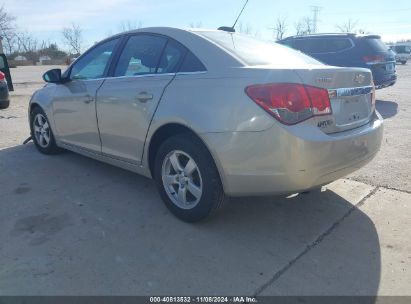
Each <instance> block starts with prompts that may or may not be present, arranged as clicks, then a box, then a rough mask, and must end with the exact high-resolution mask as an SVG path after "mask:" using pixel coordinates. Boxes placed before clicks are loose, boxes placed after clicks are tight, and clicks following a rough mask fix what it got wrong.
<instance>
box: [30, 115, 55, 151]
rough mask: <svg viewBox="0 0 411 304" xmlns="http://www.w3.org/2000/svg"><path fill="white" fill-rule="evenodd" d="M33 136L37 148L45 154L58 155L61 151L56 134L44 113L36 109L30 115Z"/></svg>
mask: <svg viewBox="0 0 411 304" xmlns="http://www.w3.org/2000/svg"><path fill="white" fill-rule="evenodd" d="M30 129H31V136H32V138H33V142H34V144H35V146H36V148H37V149H38V150H39V151H40V152H41V153H44V154H57V153H59V152H61V149H60V148H59V147H57V145H56V141H55V140H54V134H53V131H52V130H51V127H50V123H49V121H48V119H47V116H46V114H45V113H44V111H43V110H42V109H41V108H39V107H36V108H34V109H33V111H32V112H31V113H30Z"/></svg>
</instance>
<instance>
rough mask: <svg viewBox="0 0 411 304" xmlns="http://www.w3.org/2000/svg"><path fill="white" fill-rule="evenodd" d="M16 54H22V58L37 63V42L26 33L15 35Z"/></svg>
mask: <svg viewBox="0 0 411 304" xmlns="http://www.w3.org/2000/svg"><path fill="white" fill-rule="evenodd" d="M16 39H17V52H19V53H22V54H24V56H25V57H26V58H27V59H28V60H31V61H32V62H33V64H35V63H36V61H37V59H38V58H37V57H38V54H37V49H38V41H37V39H36V38H34V37H33V36H32V35H31V34H30V33H29V32H28V31H24V32H18V33H16Z"/></svg>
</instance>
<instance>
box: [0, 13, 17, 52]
mask: <svg viewBox="0 0 411 304" xmlns="http://www.w3.org/2000/svg"><path fill="white" fill-rule="evenodd" d="M15 21H16V17H14V16H13V15H10V14H9V13H7V11H6V10H5V8H4V6H1V7H0V36H1V37H2V38H3V39H4V47H5V49H6V50H5V51H6V53H8V54H11V53H12V52H13V51H14V48H15V45H16V42H17V40H16V25H15V23H14V22H15Z"/></svg>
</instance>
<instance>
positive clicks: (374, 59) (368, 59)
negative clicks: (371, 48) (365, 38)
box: [362, 55, 385, 64]
mask: <svg viewBox="0 0 411 304" xmlns="http://www.w3.org/2000/svg"><path fill="white" fill-rule="evenodd" d="M362 60H364V62H365V63H367V64H376V63H381V62H385V57H384V56H383V55H368V56H364V57H362Z"/></svg>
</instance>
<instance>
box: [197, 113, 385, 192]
mask: <svg viewBox="0 0 411 304" xmlns="http://www.w3.org/2000/svg"><path fill="white" fill-rule="evenodd" d="M203 135H204V136H203V137H204V139H205V141H206V144H207V145H208V146H209V147H212V148H211V149H210V150H211V152H212V154H213V156H214V159H215V160H216V163H217V166H218V169H219V171H220V175H221V177H222V181H223V184H224V189H225V192H226V194H227V195H230V196H248V195H269V194H286V193H296V192H302V191H306V190H309V189H312V188H316V187H319V186H322V185H325V184H328V183H330V182H332V181H334V180H336V179H339V178H341V177H344V176H346V175H347V174H350V173H352V172H354V171H356V170H358V169H359V168H361V167H363V166H364V165H365V164H367V163H368V162H369V161H371V159H372V158H373V157H374V156H375V155H376V154H377V152H378V151H379V149H380V145H381V141H382V136H383V121H382V118H381V116H379V115H378V114H375V117H374V118H373V119H372V120H371V121H370V122H369V123H368V124H367V125H364V126H362V127H359V128H356V129H352V130H349V131H345V132H340V133H336V134H331V135H327V134H325V133H323V132H322V131H320V130H319V129H318V128H317V127H316V126H311V125H303V126H292V127H283V126H279V125H275V126H273V127H272V128H270V129H268V130H266V131H262V132H237V133H207V134H203Z"/></svg>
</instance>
